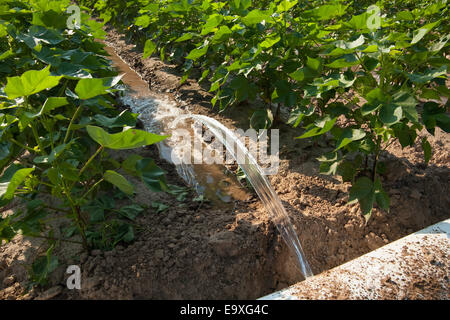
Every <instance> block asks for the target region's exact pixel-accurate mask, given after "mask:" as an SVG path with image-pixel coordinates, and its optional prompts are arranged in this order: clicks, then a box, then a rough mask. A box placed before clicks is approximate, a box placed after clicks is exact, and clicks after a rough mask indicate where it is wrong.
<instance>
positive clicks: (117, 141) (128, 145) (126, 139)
mask: <svg viewBox="0 0 450 320" xmlns="http://www.w3.org/2000/svg"><path fill="white" fill-rule="evenodd" d="M86 129H87V132H88V134H89V136H90V137H91V138H92V139H93V140H94V141H95V142H97V143H98V144H100V145H101V146H103V147H105V148H109V149H116V150H123V149H134V148H138V147H142V146H147V145H151V144H154V143H157V142H160V141H162V140H164V139H165V138H167V136H160V135H157V134H154V133H150V132H146V131H142V130H137V129H128V130H126V131H123V132H119V133H114V134H109V133H107V132H106V131H105V130H103V129H102V128H100V127H96V126H87V127H86Z"/></svg>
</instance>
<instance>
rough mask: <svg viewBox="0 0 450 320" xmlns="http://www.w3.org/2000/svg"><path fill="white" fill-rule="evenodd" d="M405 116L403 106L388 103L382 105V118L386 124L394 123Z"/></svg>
mask: <svg viewBox="0 0 450 320" xmlns="http://www.w3.org/2000/svg"><path fill="white" fill-rule="evenodd" d="M402 118H403V109H402V107H401V106H398V105H395V104H392V103H386V104H383V105H382V106H381V109H380V119H381V121H383V123H384V124H386V125H388V126H389V125H393V124H394V123H397V122H399V121H400V120H401V119H402Z"/></svg>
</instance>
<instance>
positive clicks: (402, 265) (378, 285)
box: [258, 219, 450, 300]
mask: <svg viewBox="0 0 450 320" xmlns="http://www.w3.org/2000/svg"><path fill="white" fill-rule="evenodd" d="M424 249H426V251H427V252H431V253H432V252H433V251H434V252H436V251H437V250H442V251H443V252H445V256H447V257H448V255H449V254H450V252H449V250H450V219H447V220H444V221H441V222H439V223H436V224H434V225H431V226H429V227H427V228H425V229H422V230H420V231H417V232H415V233H413V234H410V235H408V236H406V237H404V238H401V239H399V240H397V241H394V242H392V243H390V244H388V245H386V246H383V247H381V248H378V249H376V250H374V251H372V252H369V253H367V254H365V255H363V256H361V257H359V258H356V259H354V260H351V261H349V262H347V263H345V264H342V265H340V266H338V267H336V268H334V269H331V270H329V271H326V272H324V273H321V274H319V275H316V276H314V277H311V278H309V279H307V280H305V281H302V282H299V283H296V284H294V285H292V286H290V287H288V288H286V289H283V290H280V291H277V292H274V293H272V294H269V295H267V296H264V297H261V298H259V299H258V300H299V299H309V298H313V299H333V298H334V299H336V298H337V299H339V298H340V297H344V298H345V299H383V298H384V297H386V296H387V295H386V292H384V291H386V290H387V289H386V287H385V286H383V283H382V280H383V279H388V280H389V281H393V283H395V284H396V285H397V286H398V288H399V289H398V290H397V292H395V293H394V295H392V292H390V293H391V295H390V297H392V296H393V297H395V298H401V294H405V290H407V289H406V288H407V286H408V284H409V282H408V279H410V280H412V279H413V278H414V277H416V278H417V277H437V275H438V273H437V272H436V270H435V269H433V267H431V266H430V267H429V266H428V265H425V264H424V265H423V266H421V268H417V267H415V268H413V266H411V261H412V259H411V260H409V257H413V258H415V259H416V260H414V261H415V262H417V259H420V261H422V260H424V254H423V250H424ZM405 250H406V252H407V255H406V256H405V254H404V252H405ZM442 251H441V252H442ZM402 254H403V256H402ZM399 258H400V259H399ZM408 263H409V265H408ZM437 263H443V264H444V265H446V266H447V268H446V269H447V270H448V259H444V261H443V262H440V261H438V262H437ZM412 268H413V269H412ZM391 279H393V280H391ZM330 280H332V281H333V282H334V284H333V285H331V283H330ZM327 284H330V285H331V286H327ZM443 286H445V287H447V286H446V284H445V283H444V284H443ZM330 287H333V288H331V289H330ZM444 290H445V288H444ZM308 291H309V292H311V291H312V292H314V294H313V295H311V297H307V296H305V292H308ZM447 292H448V288H447ZM340 294H341V296H340ZM436 298H437V299H440V298H444V299H445V298H447V299H448V293H447V297H442V296H439V297H436Z"/></svg>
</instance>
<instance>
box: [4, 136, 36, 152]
mask: <svg viewBox="0 0 450 320" xmlns="http://www.w3.org/2000/svg"><path fill="white" fill-rule="evenodd" d="M10 140H11V142H13V143H15V144H17V145H18V146H19V147H21V148H22V149H25V150H28V151H31V152H36V150H34V149H33V148H30V147H28V146H26V145H23V144H21V143H20V142H19V141H17V140H16V139H14V138H11V139H10Z"/></svg>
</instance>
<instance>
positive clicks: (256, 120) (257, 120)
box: [250, 109, 273, 130]
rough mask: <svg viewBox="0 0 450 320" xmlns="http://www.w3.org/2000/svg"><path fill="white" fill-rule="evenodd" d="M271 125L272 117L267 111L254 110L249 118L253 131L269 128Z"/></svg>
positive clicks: (270, 112)
mask: <svg viewBox="0 0 450 320" xmlns="http://www.w3.org/2000/svg"><path fill="white" fill-rule="evenodd" d="M272 123H273V115H272V111H270V110H269V109H264V110H256V111H255V112H253V114H252V117H251V118H250V127H252V128H253V129H255V130H259V129H267V128H270V127H271V126H272Z"/></svg>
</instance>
